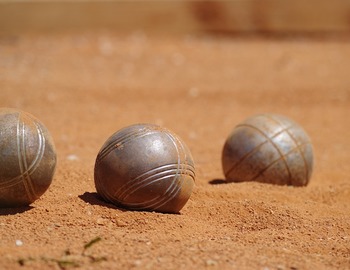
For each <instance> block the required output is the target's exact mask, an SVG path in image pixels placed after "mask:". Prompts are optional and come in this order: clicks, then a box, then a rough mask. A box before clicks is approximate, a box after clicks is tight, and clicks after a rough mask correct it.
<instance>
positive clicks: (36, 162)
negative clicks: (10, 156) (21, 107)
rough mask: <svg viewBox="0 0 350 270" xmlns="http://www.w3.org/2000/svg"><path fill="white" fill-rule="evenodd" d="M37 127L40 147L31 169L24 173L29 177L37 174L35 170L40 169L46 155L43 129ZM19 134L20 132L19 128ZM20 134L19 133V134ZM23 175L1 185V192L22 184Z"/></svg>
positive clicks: (30, 166)
mask: <svg viewBox="0 0 350 270" xmlns="http://www.w3.org/2000/svg"><path fill="white" fill-rule="evenodd" d="M35 125H36V126H37V130H38V134H40V135H39V146H38V151H37V153H36V155H35V158H34V160H33V161H32V163H31V164H30V165H29V167H28V168H27V170H25V171H24V172H23V173H24V174H27V175H29V176H30V175H31V174H32V173H33V172H35V170H36V169H37V168H38V166H39V164H40V161H41V159H42V157H43V155H44V149H45V137H44V135H43V132H42V129H41V128H40V125H38V124H37V123H35ZM17 130H18V131H17V133H18V132H19V126H18V127H17ZM18 134H19V133H18ZM18 143H19V138H18V136H17V144H18ZM18 153H19V152H18V149H17V154H18ZM22 180H23V179H22V175H19V176H16V177H14V178H12V179H10V180H7V181H6V182H2V183H1V184H0V190H1V189H5V188H9V187H12V186H15V185H17V184H19V183H21V182H22Z"/></svg>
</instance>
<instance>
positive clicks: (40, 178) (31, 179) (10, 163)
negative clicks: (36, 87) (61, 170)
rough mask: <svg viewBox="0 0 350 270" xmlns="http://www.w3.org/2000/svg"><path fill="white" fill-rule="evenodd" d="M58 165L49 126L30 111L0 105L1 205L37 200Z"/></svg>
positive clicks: (15, 205)
mask: <svg viewBox="0 0 350 270" xmlns="http://www.w3.org/2000/svg"><path fill="white" fill-rule="evenodd" d="M55 166H56V151H55V147H54V144H53V140H52V138H51V136H50V134H49V132H48V130H47V129H46V127H45V126H44V125H43V124H42V123H41V122H40V121H39V120H38V119H37V118H35V117H34V116H32V115H31V114H29V113H26V112H22V111H19V110H15V109H9V108H0V207H17V206H27V205H29V204H31V203H32V202H34V201H35V200H36V199H38V198H39V197H40V196H41V195H42V194H44V192H45V191H46V190H47V189H48V187H49V186H50V184H51V182H52V178H53V175H54V171H55Z"/></svg>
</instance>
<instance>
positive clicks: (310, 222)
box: [0, 32, 350, 270]
mask: <svg viewBox="0 0 350 270" xmlns="http://www.w3.org/2000/svg"><path fill="white" fill-rule="evenodd" d="M349 70H350V43H349V40H348V39H346V40H343V39H330V38H328V39H322V38H312V39H311V38H310V39H308V38H298V39H292V38H291V39H287V38H282V39H278V38H265V39H263V38H238V37H221V38H216V37H213V36H199V37H198V36H197V37H196V36H177V37H171V38H170V37H161V36H149V35H146V34H145V33H143V32H135V33H130V34H127V35H122V34H118V33H113V32H93V33H65V34H55V35H50V36H44V35H39V34H38V35H20V36H2V37H1V38H0V106H1V107H15V108H19V109H22V110H25V111H27V112H30V113H32V114H33V115H35V116H36V117H38V118H39V119H40V120H41V121H42V122H43V123H44V124H45V125H46V126H47V128H48V129H49V130H50V132H51V134H52V136H53V138H54V141H55V144H56V147H57V154H58V164H57V170H56V174H55V176H54V180H53V183H52V185H51V186H50V188H49V190H48V191H47V192H46V193H45V194H44V195H43V196H42V197H41V198H40V199H39V200H37V201H36V202H35V203H33V204H32V205H31V206H29V207H27V208H21V209H1V210H0V235H1V240H0V269H65V268H66V269H71V268H73V267H77V269H134V268H135V269H137V268H139V269H205V268H208V269H262V270H263V269H264V270H267V269H280V270H283V269H350V163H349V153H350V125H349V124H350V122H349V113H350V76H349V74H350V73H349ZM264 112H272V113H280V114H284V115H286V116H288V117H290V118H292V119H293V120H295V121H296V122H298V123H299V124H300V125H302V126H303V127H304V129H305V130H306V131H307V132H308V134H309V135H310V137H311V139H312V142H313V146H314V154H315V167H314V173H313V175H312V179H311V181H310V184H309V185H308V186H307V187H304V188H293V187H287V186H273V185H268V184H260V183H239V184H235V183H231V184H225V182H224V181H223V177H224V176H223V172H222V169H221V151H222V147H223V144H224V141H225V139H226V137H227V135H228V134H229V132H230V131H231V130H232V129H233V127H234V126H235V125H236V124H238V123H239V122H240V121H242V120H244V119H245V118H246V117H248V116H251V115H253V114H256V113H264ZM144 122H148V123H154V124H159V125H161V126H164V127H166V128H168V129H170V130H172V131H174V132H175V133H177V134H178V135H179V136H180V137H181V138H182V139H183V140H184V141H185V142H186V143H187V145H188V146H189V148H190V149H191V152H192V154H193V157H194V160H195V163H196V169H197V179H196V187H195V190H194V192H193V195H192V197H191V198H190V200H189V202H188V203H187V204H186V206H185V207H184V208H183V209H182V211H181V213H180V214H178V215H175V214H161V213H154V212H133V211H127V210H124V209H119V208H117V207H114V206H112V205H110V204H107V203H105V202H103V201H101V200H100V198H99V197H98V196H97V194H96V191H95V187H94V181H93V168H94V162H95V158H96V155H97V153H98V151H99V149H100V147H101V146H102V144H103V142H104V141H105V140H106V139H107V138H108V137H109V136H110V135H111V134H112V133H114V132H115V131H117V130H118V129H120V128H122V127H125V126H127V125H130V124H135V123H144ZM94 239H95V240H96V243H91V246H90V247H86V248H85V249H84V245H85V244H87V243H89V242H90V241H92V240H94ZM99 239H100V241H98V240H99Z"/></svg>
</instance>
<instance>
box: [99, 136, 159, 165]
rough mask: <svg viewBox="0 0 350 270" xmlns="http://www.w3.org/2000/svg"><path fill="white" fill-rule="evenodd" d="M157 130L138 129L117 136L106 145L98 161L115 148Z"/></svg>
mask: <svg viewBox="0 0 350 270" xmlns="http://www.w3.org/2000/svg"><path fill="white" fill-rule="evenodd" d="M153 133H155V132H152V131H151V130H148V129H147V130H138V131H135V132H132V133H128V134H126V135H124V136H122V137H120V138H117V139H115V140H113V141H112V142H110V143H109V144H108V145H107V146H106V147H104V148H103V149H102V150H101V152H100V153H99V154H98V158H97V162H101V161H102V159H103V158H104V157H106V156H107V155H109V153H110V152H112V151H113V149H115V148H118V147H119V146H120V145H123V144H126V143H128V142H129V141H131V140H133V139H136V138H141V137H144V136H146V135H150V134H153Z"/></svg>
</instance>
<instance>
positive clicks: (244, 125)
mask: <svg viewBox="0 0 350 270" xmlns="http://www.w3.org/2000/svg"><path fill="white" fill-rule="evenodd" d="M238 127H249V128H253V129H258V128H256V127H254V126H252V125H249V124H240V125H237V126H236V128H238ZM291 127H292V126H290V127H287V128H285V129H282V130H281V131H279V132H277V133H276V134H274V135H273V136H272V137H271V139H274V138H275V137H277V136H278V135H280V134H282V133H283V132H285V131H288V129H289V128H291ZM264 137H265V138H266V136H264ZM268 142H269V140H266V141H263V142H262V143H260V144H258V145H257V146H256V147H255V148H254V149H253V150H251V151H249V152H247V153H245V154H244V155H243V156H242V157H241V159H240V160H239V161H237V162H236V164H234V165H233V166H232V167H231V168H230V169H229V170H228V171H227V173H226V175H230V174H231V173H232V172H233V171H234V170H235V169H237V168H238V166H239V165H240V164H242V162H243V161H244V160H246V159H247V158H249V157H250V156H252V155H253V154H255V153H256V152H258V151H259V149H260V148H261V147H262V146H263V145H264V144H266V143H268Z"/></svg>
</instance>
